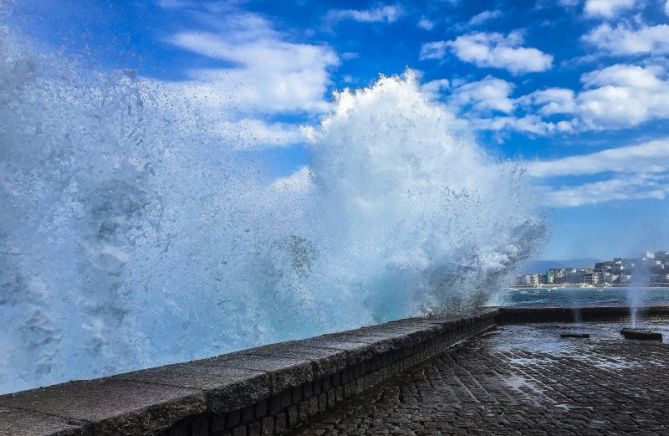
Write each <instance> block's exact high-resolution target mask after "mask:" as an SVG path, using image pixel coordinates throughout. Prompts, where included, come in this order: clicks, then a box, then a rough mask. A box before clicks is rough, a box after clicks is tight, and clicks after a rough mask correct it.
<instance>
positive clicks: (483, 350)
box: [296, 322, 669, 435]
mask: <svg viewBox="0 0 669 436" xmlns="http://www.w3.org/2000/svg"><path fill="white" fill-rule="evenodd" d="M627 326H629V325H627V324H619V323H607V324H595V323H586V324H581V325H578V324H569V325H559V324H534V325H509V326H502V327H498V328H497V329H496V330H494V331H491V332H488V333H486V334H484V335H482V336H480V337H478V338H475V339H472V340H468V341H466V342H464V343H461V344H459V345H457V346H455V347H454V348H452V349H451V350H449V351H448V352H447V353H445V354H442V355H440V356H438V357H435V358H433V359H431V360H430V361H428V362H426V363H424V364H422V365H420V366H418V367H416V368H414V369H412V370H410V371H409V372H407V373H404V374H402V375H400V376H399V377H397V378H395V379H393V380H391V381H389V382H386V383H385V384H383V385H381V386H378V387H376V388H375V389H372V390H371V391H368V392H367V393H365V394H363V395H361V396H360V397H357V398H356V399H355V400H353V401H349V402H347V403H344V404H342V405H340V406H337V407H336V408H335V409H333V410H331V411H329V412H326V413H324V414H322V415H319V416H316V417H314V419H313V420H312V421H311V422H310V424H309V425H308V426H306V427H303V428H301V429H300V431H298V432H297V433H296V434H304V435H313V434H346V435H353V434H398V435H399V434H402V435H404V434H416V435H426V434H458V435H461V434H485V435H488V434H498V435H513V434H516V435H555V434H559V435H615V434H635V435H643V434H646V435H667V434H669V344H667V342H668V341H669V324H668V323H666V322H662V323H645V324H640V325H638V326H637V327H640V328H644V329H651V330H654V331H659V332H661V333H663V336H664V339H663V340H664V343H661V342H652V341H650V342H649V341H634V340H628V339H624V338H623V337H622V336H621V335H620V329H621V328H622V327H627ZM561 333H585V334H589V335H590V337H589V338H561V337H560V334H561Z"/></svg>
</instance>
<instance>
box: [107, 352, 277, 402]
mask: <svg viewBox="0 0 669 436" xmlns="http://www.w3.org/2000/svg"><path fill="white" fill-rule="evenodd" d="M113 378H117V379H123V380H134V381H141V382H147V383H160V384H162V385H171V386H179V387H185V388H192V389H199V390H202V391H203V392H204V393H205V395H206V398H207V404H208V407H209V410H210V411H211V412H212V413H216V414H223V413H225V412H228V411H231V410H235V409H239V408H241V407H244V406H247V405H251V404H254V403H256V402H257V401H259V400H261V399H263V398H267V396H268V395H269V392H270V376H269V374H267V373H266V372H264V371H259V370H250V369H246V368H234V367H230V366H226V365H225V364H224V363H223V362H222V361H221V360H219V359H205V360H198V361H194V362H188V363H181V364H176V365H167V366H161V367H158V368H150V369H145V370H141V371H134V372H130V373H127V374H120V375H117V376H114V377H113Z"/></svg>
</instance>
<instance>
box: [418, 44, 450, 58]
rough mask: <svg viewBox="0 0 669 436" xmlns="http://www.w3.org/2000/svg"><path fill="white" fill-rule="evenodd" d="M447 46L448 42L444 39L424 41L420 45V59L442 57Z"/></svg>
mask: <svg viewBox="0 0 669 436" xmlns="http://www.w3.org/2000/svg"><path fill="white" fill-rule="evenodd" d="M447 48H448V42H446V41H433V42H426V43H425V44H423V45H422V46H421V47H420V60H425V59H443V58H444V56H446V49H447Z"/></svg>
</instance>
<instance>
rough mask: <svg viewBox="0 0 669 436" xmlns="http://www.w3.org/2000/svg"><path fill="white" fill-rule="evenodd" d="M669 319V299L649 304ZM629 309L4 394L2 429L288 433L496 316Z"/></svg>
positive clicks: (426, 321) (349, 337)
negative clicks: (658, 304) (663, 303)
mask: <svg viewBox="0 0 669 436" xmlns="http://www.w3.org/2000/svg"><path fill="white" fill-rule="evenodd" d="M642 312H643V313H644V314H645V316H647V317H662V318H669V307H665V306H662V307H647V308H644V309H643V311H642ZM629 314H630V311H629V308H625V307H595V308H500V309H489V310H484V311H482V312H480V313H479V314H477V315H474V316H469V317H458V316H449V317H431V318H412V319H404V320H398V321H393V322H389V323H386V324H381V325H375V326H370V327H364V328H360V329H356V330H350V331H344V332H339V333H332V334H326V335H323V336H318V337H315V338H310V339H305V340H300V341H290V342H283V343H278V344H272V345H266V346H262V347H257V348H252V349H249V350H243V351H240V352H236V353H230V354H226V355H222V356H217V357H212V358H208V359H203V360H197V361H192V362H186V363H180V364H175V365H167V366H162V367H157V368H150V369H145V370H141V371H134V372H130V373H126V374H119V375H116V376H113V377H106V378H102V379H96V380H89V381H72V382H69V383H64V384H60V385H54V386H49V387H46V388H39V389H33V390H29V391H23V392H18V393H15V394H9V395H2V396H0V435H11V436H21V435H92V436H99V435H153V434H156V435H165V436H167V435H170V436H199V435H218V436H223V435H249V436H250V435H255V434H282V433H285V432H288V431H289V430H291V429H293V428H296V427H298V426H300V425H302V424H304V423H305V422H307V421H308V420H309V419H310V418H311V417H312V416H314V415H316V414H318V413H321V412H323V411H325V410H326V409H328V408H331V407H333V406H334V405H335V404H337V403H339V402H341V401H344V400H345V399H347V398H350V397H351V396H354V395H357V394H360V393H362V392H364V391H366V390H368V389H370V388H372V387H373V386H375V385H377V384H378V383H381V382H382V381H384V380H386V379H388V378H391V377H394V376H396V375H398V374H399V373H400V372H402V371H404V370H406V369H408V368H411V367H412V366H414V365H417V364H419V363H421V362H423V361H425V360H427V359H429V358H430V357H433V356H435V355H437V354H440V353H442V352H444V351H445V350H446V349H447V348H448V347H450V346H452V345H453V344H455V343H457V342H459V341H461V340H464V339H466V338H468V337H471V336H473V335H476V334H478V333H480V332H482V331H484V330H487V329H489V328H491V327H494V326H495V325H496V324H498V323H499V324H508V323H527V322H565V321H567V322H573V321H613V320H621V319H625V318H629Z"/></svg>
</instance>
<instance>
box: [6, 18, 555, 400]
mask: <svg viewBox="0 0 669 436" xmlns="http://www.w3.org/2000/svg"><path fill="white" fill-rule="evenodd" d="M19 39H20V38H17V37H13V36H12V34H11V32H9V31H8V30H7V29H6V28H2V29H0V204H1V205H2V207H0V324H1V325H2V326H3V328H2V329H0V349H1V350H2V351H3V352H2V353H0V393H1V392H10V391H14V390H19V389H25V388H29V387H33V386H39V385H45V384H52V383H57V382H61V381H65V380H69V379H73V378H89V377H95V376H101V375H105V374H110V373H115V372H121V371H125V370H130V369H136V368H140V367H147V366H153V365H160V364H165V363H170V362H176V361H182V360H186V359H193V358H199V357H205V356H210V355H215V354H221V353H225V352H229V351H232V350H236V349H240V348H245V347H250V346H254V345H257V344H261V343H267V342H273V341H280V340H285V339H290V338H298V337H305V336H310V335H315V334H319V333H324V332H327V331H333V330H340V329H346V328H352V327H356V326H360V325H364V324H370V323H375V322H381V321H386V320H390V319H395V318H400V317H406V316H412V315H421V314H426V313H435V312H443V311H466V310H470V309H471V308H473V307H476V306H478V305H480V304H482V303H484V302H485V301H486V300H487V299H488V298H489V296H490V295H492V293H494V292H495V291H497V289H499V288H500V286H501V284H503V283H505V282H506V280H508V278H509V274H513V272H514V271H513V269H514V267H515V265H516V264H517V263H519V262H521V261H522V260H524V259H526V258H527V257H528V256H529V255H530V252H531V250H532V249H533V248H534V246H535V244H536V242H537V241H538V240H540V238H541V236H542V233H543V225H542V223H541V221H540V220H537V219H536V218H535V217H534V215H533V213H534V212H533V211H532V210H531V209H530V208H529V207H528V206H527V205H528V204H529V203H530V202H528V201H527V192H526V187H525V182H524V179H523V173H522V171H521V170H520V169H519V168H517V167H516V166H515V165H513V164H502V163H500V162H497V161H495V160H494V159H493V158H491V157H490V156H488V155H487V154H486V152H485V150H484V149H483V148H481V147H480V146H478V145H477V144H476V143H475V142H474V140H473V139H472V136H471V135H470V133H469V132H468V131H467V129H466V126H464V125H463V124H462V123H461V122H459V121H458V120H457V119H455V117H454V116H453V115H452V114H451V113H450V112H448V111H447V110H446V109H445V108H444V107H442V106H440V105H438V104H436V103H432V102H429V101H428V100H427V99H426V97H424V96H423V95H422V94H421V93H420V90H419V87H418V85H417V83H416V79H415V78H414V77H412V76H411V74H407V75H406V76H405V77H389V78H381V79H379V80H378V81H377V82H376V83H375V84H373V85H372V86H370V87H369V88H365V89H361V90H357V91H351V92H349V91H345V92H342V93H340V94H337V95H336V96H335V98H334V102H333V106H332V111H331V112H330V113H329V114H327V115H326V116H324V118H323V120H322V123H321V124H320V125H317V126H314V127H312V128H311V131H310V135H309V136H310V140H311V143H310V144H309V150H310V153H311V164H310V167H309V168H304V169H302V170H301V171H298V172H297V173H296V174H295V175H294V176H293V177H291V178H290V179H285V180H278V181H274V182H273V181H271V180H269V179H268V176H267V175H266V174H263V173H262V172H259V171H258V170H257V169H255V168H254V167H253V166H251V165H248V164H244V163H242V160H241V159H240V158H239V155H238V153H239V152H235V151H234V150H235V149H236V147H235V144H230V143H229V142H226V140H222V139H221V137H220V136H217V135H215V134H210V133H207V132H210V131H211V129H210V128H209V127H210V123H211V122H212V120H211V117H212V115H211V114H209V113H208V112H207V111H206V109H198V108H197V107H195V106H189V105H188V104H187V102H186V103H184V104H183V106H180V105H179V103H176V100H175V97H174V94H173V92H172V91H173V86H172V85H170V86H168V85H167V84H161V83H159V82H156V81H148V80H146V79H143V78H141V77H137V76H136V75H135V74H132V73H126V72H105V73H103V72H97V71H90V70H87V69H85V68H81V67H79V66H77V65H76V63H74V62H72V61H70V60H67V59H64V58H62V57H58V56H52V55H44V54H41V53H40V52H38V51H37V50H35V49H33V48H31V47H30V46H29V45H27V43H18V42H17V40H19Z"/></svg>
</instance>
